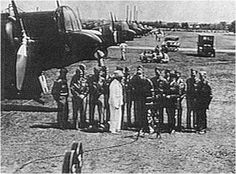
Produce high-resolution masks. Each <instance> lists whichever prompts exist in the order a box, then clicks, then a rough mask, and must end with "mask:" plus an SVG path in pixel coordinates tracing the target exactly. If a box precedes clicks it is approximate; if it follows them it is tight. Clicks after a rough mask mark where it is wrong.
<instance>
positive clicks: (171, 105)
mask: <svg viewBox="0 0 236 174" xmlns="http://www.w3.org/2000/svg"><path fill="white" fill-rule="evenodd" d="M178 97H179V86H178V84H177V81H176V74H175V71H171V72H170V83H169V88H168V90H167V95H166V112H167V116H168V125H169V128H170V131H173V130H175V113H176V104H177V98H178Z"/></svg>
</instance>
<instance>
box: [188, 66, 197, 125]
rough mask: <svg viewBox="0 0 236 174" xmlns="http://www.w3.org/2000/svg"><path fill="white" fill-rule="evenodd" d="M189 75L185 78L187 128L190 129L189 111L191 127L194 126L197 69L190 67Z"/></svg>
mask: <svg viewBox="0 0 236 174" xmlns="http://www.w3.org/2000/svg"><path fill="white" fill-rule="evenodd" d="M190 71H191V77H190V78H188V79H187V80H186V101H187V120H186V121H187V129H191V113H192V116H193V127H194V128H195V127H196V116H197V115H196V95H197V83H198V82H199V79H198V78H197V71H195V70H193V69H191V70H190Z"/></svg>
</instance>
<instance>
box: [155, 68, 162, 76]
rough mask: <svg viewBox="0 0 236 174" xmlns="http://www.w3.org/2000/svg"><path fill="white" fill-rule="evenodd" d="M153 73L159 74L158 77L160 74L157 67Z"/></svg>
mask: <svg viewBox="0 0 236 174" xmlns="http://www.w3.org/2000/svg"><path fill="white" fill-rule="evenodd" d="M155 73H156V74H159V75H160V74H161V72H160V70H159V68H158V67H156V68H155Z"/></svg>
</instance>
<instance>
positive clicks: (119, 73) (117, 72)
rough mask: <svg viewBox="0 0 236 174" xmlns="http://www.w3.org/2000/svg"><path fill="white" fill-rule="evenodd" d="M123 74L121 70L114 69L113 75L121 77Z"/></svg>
mask: <svg viewBox="0 0 236 174" xmlns="http://www.w3.org/2000/svg"><path fill="white" fill-rule="evenodd" d="M123 76H124V74H123V72H122V71H121V70H116V71H114V77H123Z"/></svg>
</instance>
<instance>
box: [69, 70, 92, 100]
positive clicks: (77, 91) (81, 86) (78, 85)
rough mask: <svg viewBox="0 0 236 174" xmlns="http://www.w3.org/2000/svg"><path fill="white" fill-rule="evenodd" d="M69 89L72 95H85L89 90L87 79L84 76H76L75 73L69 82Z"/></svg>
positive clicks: (81, 96)
mask: <svg viewBox="0 0 236 174" xmlns="http://www.w3.org/2000/svg"><path fill="white" fill-rule="evenodd" d="M70 89H71V93H72V95H73V96H74V97H80V98H84V97H86V96H87V95H88V91H89V86H88V82H87V79H86V78H84V77H81V78H78V77H77V75H74V76H73V77H72V80H71V83H70Z"/></svg>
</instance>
